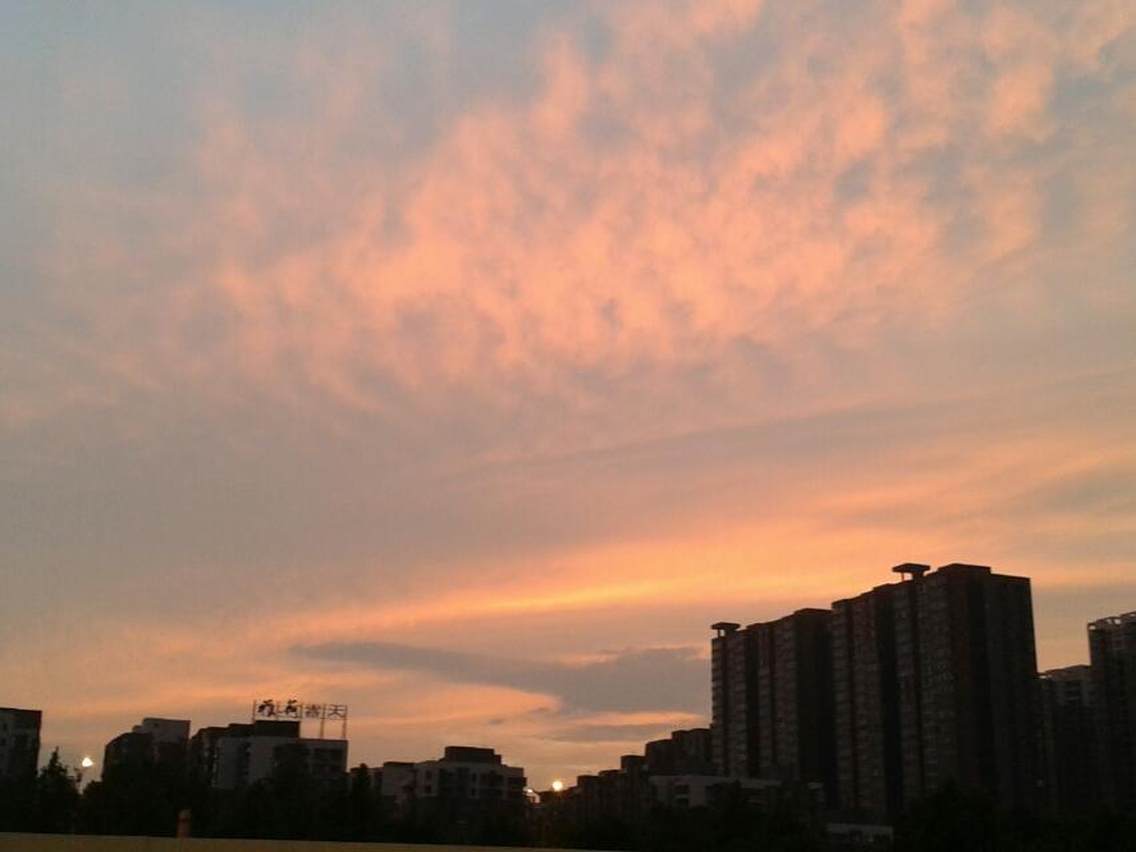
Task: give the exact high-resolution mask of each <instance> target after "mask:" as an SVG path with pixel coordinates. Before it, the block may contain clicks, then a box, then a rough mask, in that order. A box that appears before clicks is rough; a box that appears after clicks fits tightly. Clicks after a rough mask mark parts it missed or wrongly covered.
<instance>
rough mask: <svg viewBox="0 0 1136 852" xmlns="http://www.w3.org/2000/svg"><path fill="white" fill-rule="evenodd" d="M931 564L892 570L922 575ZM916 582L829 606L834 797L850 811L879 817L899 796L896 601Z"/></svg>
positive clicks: (897, 802)
mask: <svg viewBox="0 0 1136 852" xmlns="http://www.w3.org/2000/svg"><path fill="white" fill-rule="evenodd" d="M927 568H928V566H925V565H914V564H910V563H909V564H905V565H901V566H897V567H896V568H895V569H893V570H896V571H901V572H903V573H909V574H911V575H912V576H922V574H923V572H924V571H926V570H927ZM914 589H915V586H914V584H913V583H893V584H889V585H883V586H877V587H876V588H874V589H872V590H871V591H868V592H864V593H863V594H861V595H858V596H856V597H854V598H847V599H845V600H839V601H836V602H835V603H833V605H832V671H833V675H832V680H833V718H834V721H835V725H836V782H837V783H836V787H837V795H836V803H837V805H838V807H839V808H840V809H841V810H842V811H844V812H846V813H849V814H855V815H858V816H861V817H866V818H874V819H882V818H886V817H888V816H891V815H893V814H895V813H896V812H897V811H898V810H899V809H900V807H901V804H902V800H903V787H902V755H901V751H900V721H899V681H898V674H897V666H896V645H895V599H896V597H897V596H900V595H909V594H911V593H912V592H913V591H914Z"/></svg>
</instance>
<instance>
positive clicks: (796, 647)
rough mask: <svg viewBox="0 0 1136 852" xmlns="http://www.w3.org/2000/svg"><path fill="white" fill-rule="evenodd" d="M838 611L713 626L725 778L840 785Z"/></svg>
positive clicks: (715, 705) (715, 721)
mask: <svg viewBox="0 0 1136 852" xmlns="http://www.w3.org/2000/svg"><path fill="white" fill-rule="evenodd" d="M830 620H831V613H830V612H829V610H826V609H802V610H798V611H797V612H795V613H793V614H792V615H787V616H785V617H784V618H780V619H777V620H776V621H771V622H765V623H758V624H751V625H749V626H748V627H746V628H744V629H742V628H740V627H739V626H738V625H737V624H734V623H732V622H719V623H718V624H715V625H713V629H714V630H716V631H717V634H718V635H717V636H715V637H714V639H713V640H712V642H711V680H712V684H711V703H712V725H711V731H712V737H711V739H712V746H713V749H712V751H713V757H714V761H715V763H716V765H717V767H718V771H719V773H720V774H721V775H723V776H732V777H750V778H768V779H783V780H791V781H804V782H809V781H816V782H821V783H823V784H824V787H825V790H826V793H827V794H828V795H830V796H831V795H832V793H833V790H834V787H835V761H834V754H833V719H832V654H831V638H830V635H829V629H830Z"/></svg>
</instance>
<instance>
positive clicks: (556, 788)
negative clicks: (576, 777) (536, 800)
mask: <svg viewBox="0 0 1136 852" xmlns="http://www.w3.org/2000/svg"><path fill="white" fill-rule="evenodd" d="M552 792H553V793H563V792H564V782H563V781H561V780H560V779H559V778H557V779H556V780H555V781H553V782H552Z"/></svg>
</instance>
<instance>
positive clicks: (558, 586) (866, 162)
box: [0, 0, 1136, 784]
mask: <svg viewBox="0 0 1136 852" xmlns="http://www.w3.org/2000/svg"><path fill="white" fill-rule="evenodd" d="M1134 24H1136V13H1134V12H1133V9H1132V7H1131V4H1130V3H1125V2H1123V0H1117V2H1109V0H1086V2H1083V3H1077V4H1072V5H1070V4H1067V3H1061V2H1057V0H1053V2H1049V0H1042V2H1029V3H1025V2H1023V3H1002V2H978V3H966V4H961V3H952V2H949V0H917V2H904V3H898V4H896V3H891V2H886V3H885V2H879V3H865V4H857V6H856V8H855V9H853V8H851V7H849V6H848V5H847V4H841V3H828V2H818V3H810V2H794V3H787V2H765V3H762V2H754V0H699V2H673V3H664V2H631V0H628V2H621V3H605V2H596V3H557V2H551V3H547V4H537V3H512V2H429V3H417V2H416V3H409V2H408V3H391V4H386V5H385V6H383V7H382V9H381V10H376V9H373V8H371V6H370V4H357V5H356V4H309V3H302V2H294V3H293V2H288V3H282V4H272V6H271V8H269V6H268V4H265V5H263V6H258V5H257V4H244V5H241V6H239V7H232V8H230V7H229V4H205V3H203V4H197V5H196V7H195V8H193V9H189V10H184V9H183V10H180V11H174V10H173V9H169V10H157V9H154V8H153V7H151V6H150V5H148V4H141V5H139V6H138V7H137V8H132V7H131V6H130V4H126V5H121V6H116V7H115V8H114V9H111V10H107V9H99V10H96V9H94V8H93V7H92V8H82V9H80V8H78V7H69V6H68V7H59V8H55V9H53V8H48V7H35V6H31V7H25V8H22V9H5V10H4V11H3V12H0V33H2V34H0V47H3V50H0V71H2V72H3V76H4V79H7V80H12V81H14V85H13V86H12V87H11V90H12V91H14V92H16V93H17V94H16V95H15V97H14V102H13V105H12V116H13V117H14V120H13V121H9V122H8V123H7V124H6V127H5V128H4V129H3V130H0V143H2V146H3V147H2V149H0V150H2V151H3V153H4V156H3V157H2V158H0V161H2V162H3V163H4V164H5V165H4V166H3V167H0V168H3V171H0V185H2V186H3V189H4V191H3V192H2V193H0V217H2V221H3V228H0V261H2V263H3V265H2V269H3V270H4V274H3V276H2V281H0V471H3V474H2V476H0V501H2V502H0V541H2V542H3V544H4V547H3V553H2V556H0V572H2V577H0V579H2V581H3V594H0V684H3V689H2V690H0V704H5V705H16V706H33V707H42V708H43V709H44V710H45V711H46V714H47V716H46V723H45V737H44V740H45V744H46V745H47V746H49V747H50V746H53V745H55V744H60V745H61V746H62V747H63V749H64V752H65V754H66V755H67V756H70V757H75V756H78V755H80V754H81V753H85V752H91V753H94V754H96V755H97V754H98V753H100V752H101V748H102V745H103V743H104V742H105V741H106V740H107V739H109V738H110V737H111V736H113V735H114V734H116V733H118V732H120V731H121V730H124V729H127V728H128V727H129V726H130V725H131V724H133V723H134V722H136V721H137V720H138V719H139V718H140V717H141V716H143V715H166V716H175V717H176V716H180V717H189V718H191V719H192V720H193V722H194V724H195V725H197V724H218V723H224V722H227V721H235V720H239V719H241V718H242V717H243V715H244V714H245V713H246V712H247V708H248V706H249V705H250V704H251V702H252V700H253V699H254V698H257V697H264V696H268V695H275V696H279V697H289V696H292V695H297V696H300V697H302V698H305V699H308V700H328V701H339V702H346V703H349V704H350V705H351V708H352V714H353V718H352V723H351V724H352V728H351V730H352V736H351V740H352V749H351V758H352V760H353V761H358V760H365V761H367V762H370V763H374V762H377V761H381V760H384V759H425V758H428V757H433V756H436V755H437V754H438V753H440V750H441V748H442V746H444V745H445V744H450V743H469V744H483V745H491V746H494V747H497V748H498V749H499V750H501V751H503V753H504V755H505V758H506V760H507V761H511V762H513V763H519V764H522V765H524V766H526V767H527V768H528V769H529V774H530V778H531V780H532V781H533V782H535V783H537V784H545V783H547V782H548V781H549V780H551V778H553V777H555V776H565V777H572V776H574V775H575V774H576V773H578V772H583V771H590V770H595V769H598V768H603V767H605V766H611V765H614V764H615V762H616V761H617V758H618V756H619V755H620V754H621V753H625V752H628V751H638V750H640V749H641V747H642V744H643V742H644V741H646V740H647V739H649V738H652V737H654V736H657V735H659V734H663V733H666V732H667V731H669V730H670V729H671V728H673V727H678V726H690V725H694V724H699V723H701V722H703V721H704V720H705V717H706V713H707V710H708V701H709V698H708V694H709V689H708V680H709V672H708V666H707V665H706V660H705V657H706V654H707V651H708V642H707V640H708V638H709V631H708V629H707V626H708V625H709V624H710V623H711V622H712V621H716V620H719V619H728V620H737V621H754V620H758V619H761V618H766V617H774V616H777V615H780V614H784V613H786V612H789V611H791V610H792V609H794V608H796V607H799V606H805V605H814V606H815V605H826V604H828V603H830V602H831V601H832V600H834V599H836V598H838V597H841V596H845V595H849V594H854V593H856V592H859V591H862V590H864V589H866V588H868V587H870V586H871V585H874V584H877V583H880V582H885V581H887V580H888V579H889V578H890V575H889V573H888V569H889V566H890V565H892V564H894V563H896V562H901V561H908V560H915V561H926V562H932V563H942V562H948V561H955V560H959V561H973V562H981V563H986V564H991V565H994V566H995V568H996V569H998V570H1003V571H1006V572H1008V573H1015V574H1026V575H1029V576H1031V577H1032V578H1033V580H1034V603H1035V615H1036V619H1037V626H1038V649H1039V662H1040V664H1041V665H1042V666H1043V667H1045V666H1056V665H1061V664H1067V663H1073V662H1078V661H1082V660H1084V659H1085V657H1086V648H1085V637H1084V624H1085V622H1086V621H1088V620H1089V619H1092V618H1096V617H1100V616H1102V615H1106V614H1112V613H1115V612H1120V611H1125V610H1131V609H1136V574H1134V569H1136V544H1134V543H1133V542H1136V535H1134V533H1136V488H1134V487H1133V483H1134V482H1136V438H1134V436H1136V378H1134V377H1136V372H1134V368H1136V343H1134V341H1136V281H1134V279H1133V269H1136V227H1134V224H1136V161H1134V160H1133V158H1132V155H1131V147H1132V144H1131V137H1132V128H1133V127H1134V126H1136V30H1134Z"/></svg>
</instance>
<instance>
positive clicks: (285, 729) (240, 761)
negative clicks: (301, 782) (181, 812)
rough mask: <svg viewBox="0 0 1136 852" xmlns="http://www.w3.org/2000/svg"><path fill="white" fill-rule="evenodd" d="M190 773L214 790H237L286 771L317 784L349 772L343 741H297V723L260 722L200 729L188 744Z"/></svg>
mask: <svg viewBox="0 0 1136 852" xmlns="http://www.w3.org/2000/svg"><path fill="white" fill-rule="evenodd" d="M189 751H190V756H191V767H192V771H193V772H194V773H195V774H196V775H197V777H198V778H200V779H202V780H204V781H206V782H207V783H208V784H209V785H210V786H211V787H213V788H214V789H217V790H236V789H239V788H242V787H247V786H248V785H250V784H255V783H257V782H258V781H265V780H268V779H269V778H272V777H273V775H274V774H276V773H278V772H280V771H285V770H287V769H289V768H291V769H294V770H295V771H297V772H302V773H305V774H307V775H308V776H309V777H310V778H312V779H313V780H314V781H317V782H319V783H335V782H337V781H341V780H343V779H344V777H345V776H346V773H347V740H325V739H312V738H308V737H301V736H300V723H299V722H298V721H291V720H289V721H279V720H265V719H258V720H256V721H254V722H245V723H241V722H237V723H233V724H230V725H228V726H226V727H223V728H221V727H211V728H202V729H201V730H199V731H198V732H197V733H196V734H194V736H193V739H192V740H191V742H190V749H189Z"/></svg>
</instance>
